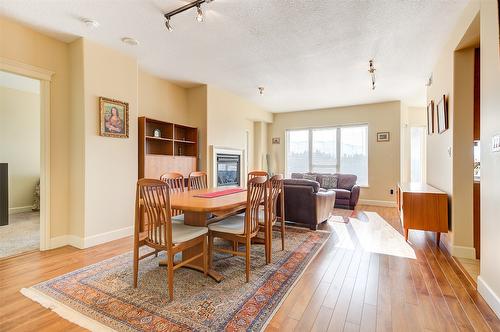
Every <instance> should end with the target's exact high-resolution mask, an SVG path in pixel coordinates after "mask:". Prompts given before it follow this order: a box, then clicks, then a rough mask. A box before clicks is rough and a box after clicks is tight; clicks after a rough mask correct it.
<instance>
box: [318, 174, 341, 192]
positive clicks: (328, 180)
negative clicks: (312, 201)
mask: <svg viewBox="0 0 500 332" xmlns="http://www.w3.org/2000/svg"><path fill="white" fill-rule="evenodd" d="M337 179H338V178H337V175H319V176H318V182H319V185H320V187H321V188H325V189H336V188H337Z"/></svg>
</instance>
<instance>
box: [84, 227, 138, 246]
mask: <svg viewBox="0 0 500 332" xmlns="http://www.w3.org/2000/svg"><path fill="white" fill-rule="evenodd" d="M132 234H134V226H129V227H124V228H120V229H116V230H113V231H109V232H105V233H101V234H96V235H91V236H87V237H85V241H84V248H89V247H93V246H96V245H98V244H102V243H106V242H109V241H113V240H118V239H121V238H124V237H127V236H130V235H132Z"/></svg>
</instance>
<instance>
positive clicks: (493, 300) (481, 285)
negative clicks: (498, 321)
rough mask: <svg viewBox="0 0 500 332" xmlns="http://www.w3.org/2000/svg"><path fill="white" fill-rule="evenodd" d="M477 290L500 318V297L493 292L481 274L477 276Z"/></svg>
mask: <svg viewBox="0 0 500 332" xmlns="http://www.w3.org/2000/svg"><path fill="white" fill-rule="evenodd" d="M477 290H478V292H479V294H481V296H482V297H483V298H484V300H485V301H486V303H488V305H489V306H490V307H491V309H493V311H494V312H495V314H496V315H497V317H498V318H500V297H499V296H498V295H497V294H495V292H494V291H493V290H492V289H491V288H490V286H488V284H487V283H486V282H485V281H484V280H483V278H482V277H481V276H479V277H477Z"/></svg>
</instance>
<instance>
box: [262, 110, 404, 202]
mask: <svg viewBox="0 0 500 332" xmlns="http://www.w3.org/2000/svg"><path fill="white" fill-rule="evenodd" d="M400 112H401V104H400V102H389V103H380V104H369V105H357V106H350V107H339V108H330V109H321V110H311V111H302V112H290V113H276V114H274V122H273V125H272V126H271V132H270V137H279V138H280V140H281V144H279V145H278V144H275V145H272V144H270V142H269V144H270V145H269V152H270V153H271V160H272V165H273V166H272V167H273V172H279V173H284V172H285V144H286V143H285V130H287V129H297V128H311V127H328V126H337V125H350V124H364V123H366V124H368V135H369V140H368V181H369V188H362V189H361V198H362V199H364V200H371V201H384V202H387V201H390V202H393V201H394V200H395V196H394V195H391V194H390V192H389V191H390V189H395V188H396V184H397V183H398V181H399V176H400V145H399V142H400ZM380 131H389V132H390V135H391V140H390V142H383V143H382V142H377V137H376V134H377V132H380Z"/></svg>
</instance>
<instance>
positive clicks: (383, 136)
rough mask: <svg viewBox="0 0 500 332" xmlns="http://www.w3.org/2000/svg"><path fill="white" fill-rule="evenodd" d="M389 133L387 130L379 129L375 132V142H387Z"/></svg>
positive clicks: (389, 138)
mask: <svg viewBox="0 0 500 332" xmlns="http://www.w3.org/2000/svg"><path fill="white" fill-rule="evenodd" d="M390 140H391V134H390V133H389V132H388V131H381V132H378V133H377V142H389V141H390Z"/></svg>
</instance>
